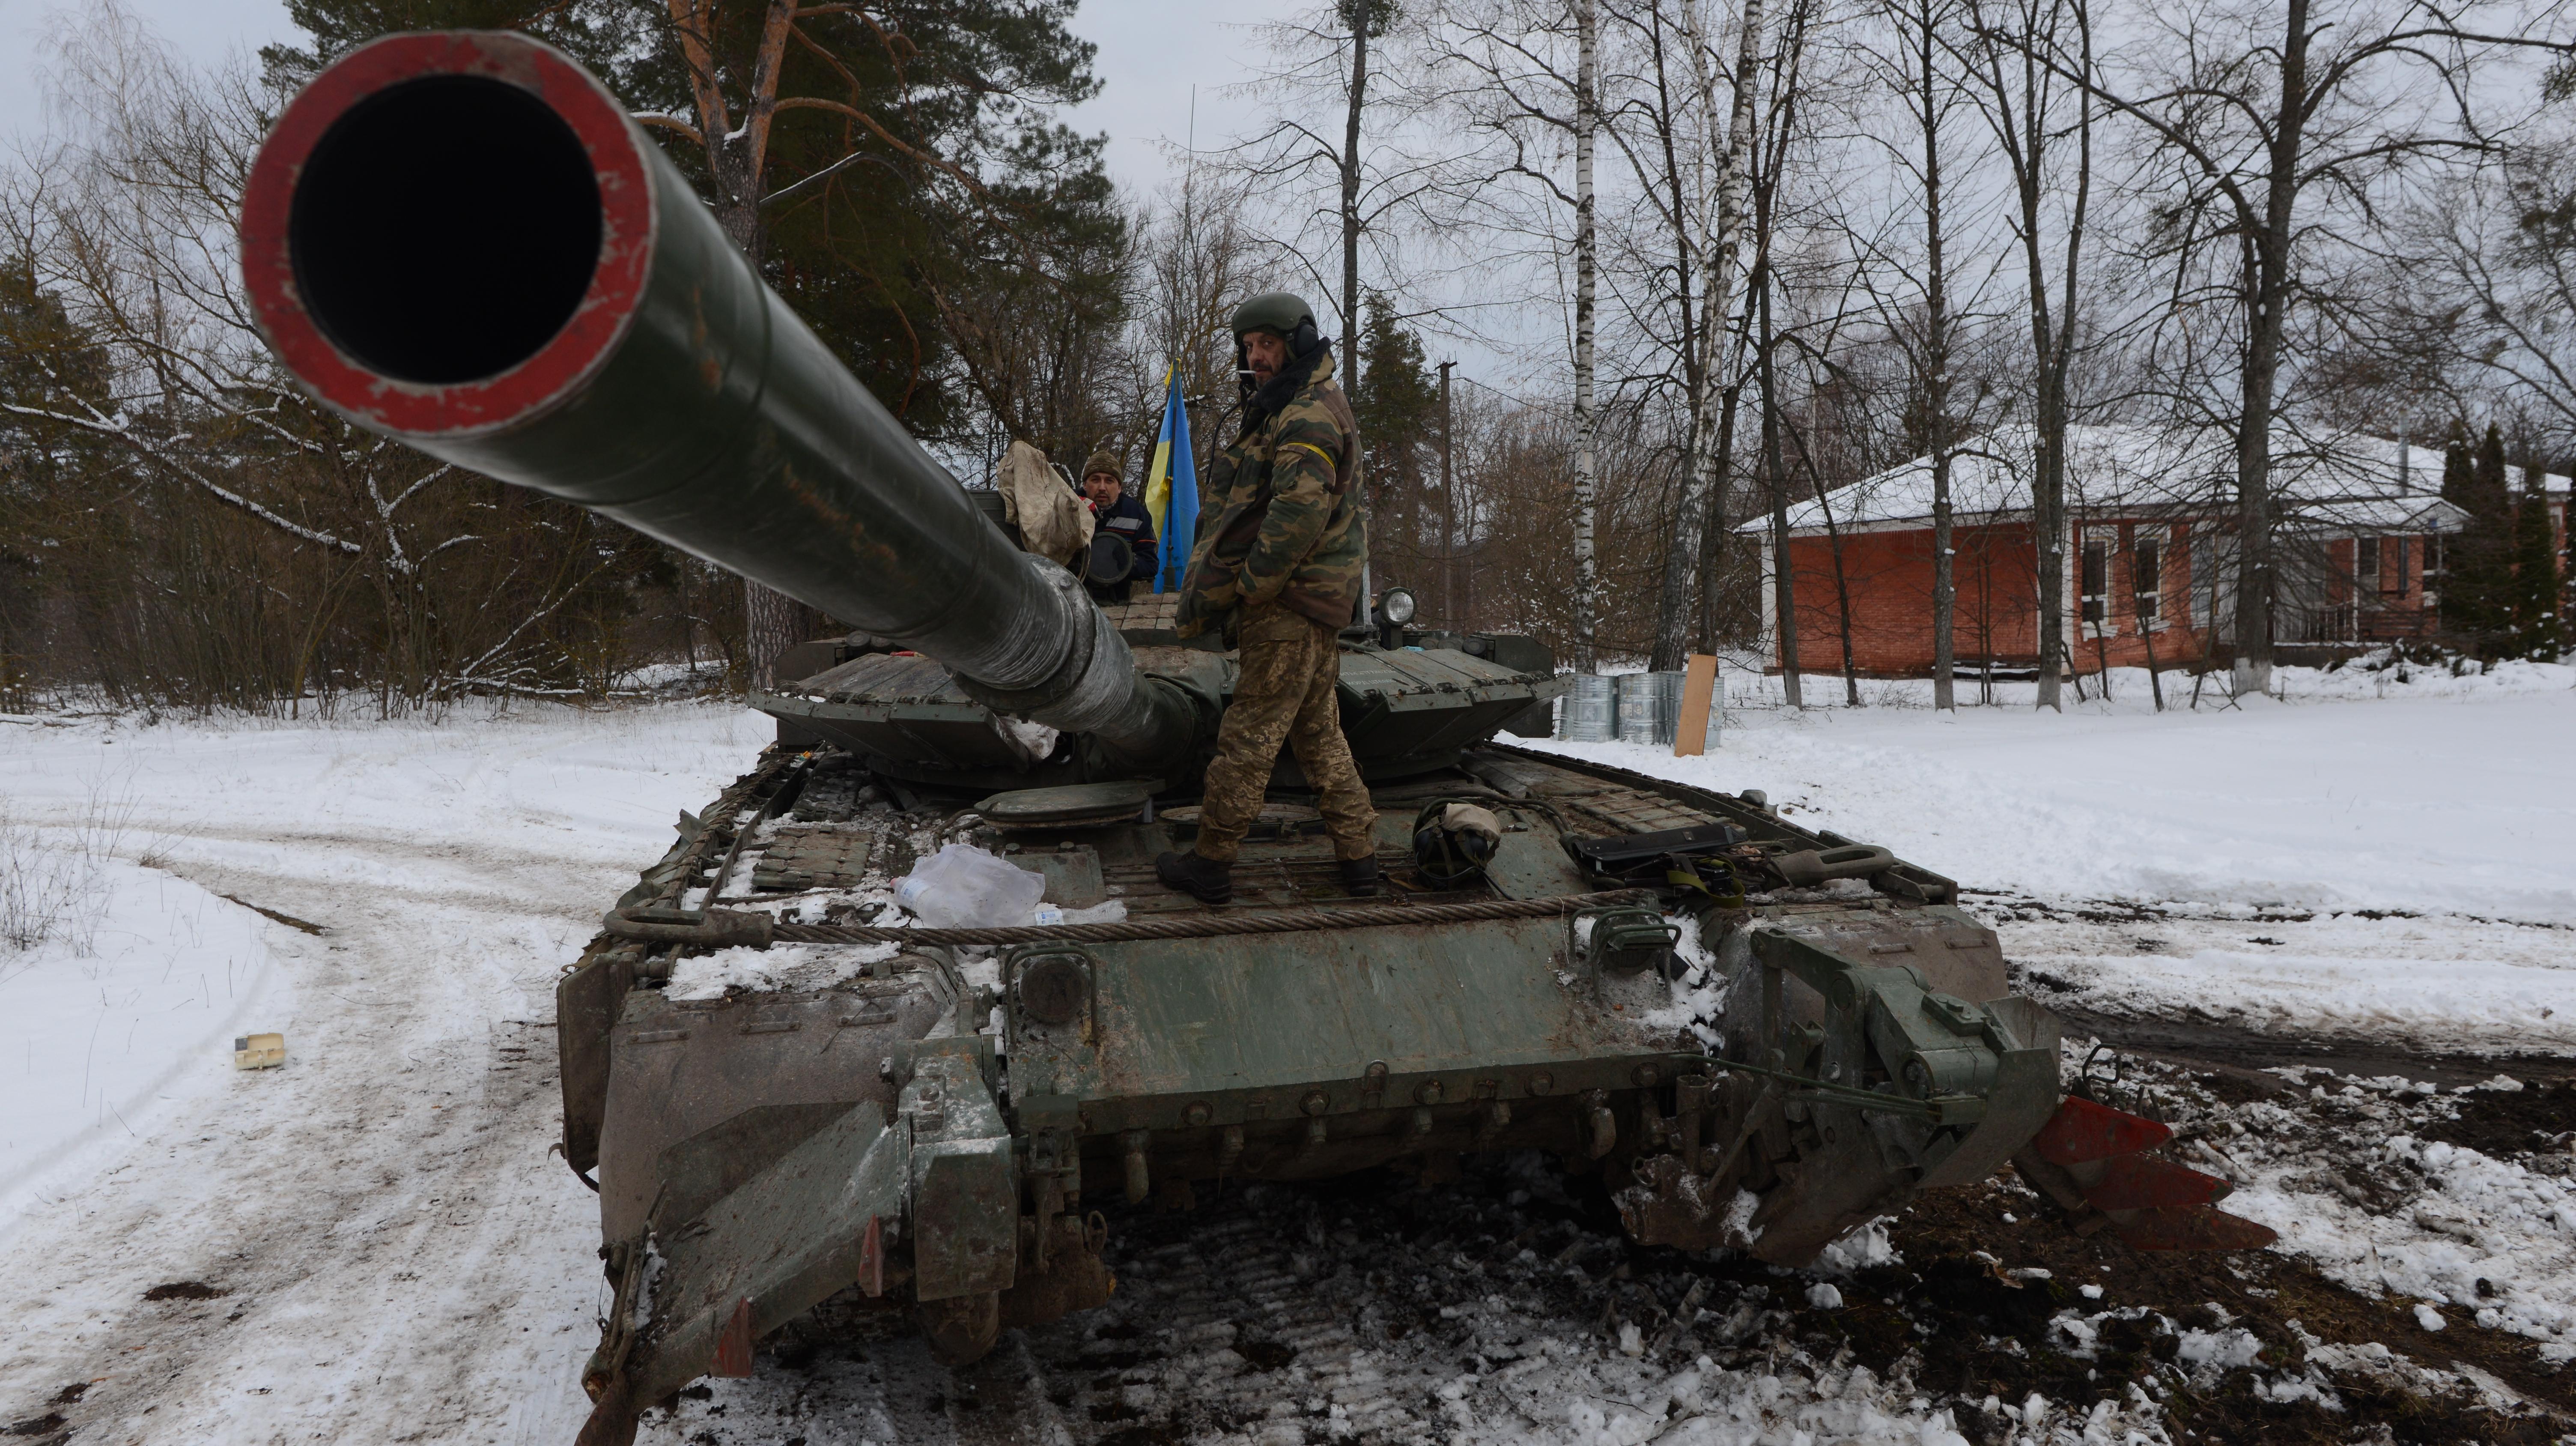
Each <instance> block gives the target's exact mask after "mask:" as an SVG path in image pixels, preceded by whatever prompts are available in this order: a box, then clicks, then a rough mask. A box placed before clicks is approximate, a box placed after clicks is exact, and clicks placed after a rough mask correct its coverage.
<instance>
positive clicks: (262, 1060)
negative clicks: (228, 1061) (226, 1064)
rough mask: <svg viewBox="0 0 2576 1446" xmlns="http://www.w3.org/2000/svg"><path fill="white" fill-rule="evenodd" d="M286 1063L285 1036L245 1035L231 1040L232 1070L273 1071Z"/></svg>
mask: <svg viewBox="0 0 2576 1446" xmlns="http://www.w3.org/2000/svg"><path fill="white" fill-rule="evenodd" d="M284 1063H286V1036H285V1035H282V1034H245V1035H240V1036H238V1037H236V1038H235V1039H234V1040H233V1068H235V1069H275V1068H277V1067H278V1066H279V1065H281V1064H284Z"/></svg>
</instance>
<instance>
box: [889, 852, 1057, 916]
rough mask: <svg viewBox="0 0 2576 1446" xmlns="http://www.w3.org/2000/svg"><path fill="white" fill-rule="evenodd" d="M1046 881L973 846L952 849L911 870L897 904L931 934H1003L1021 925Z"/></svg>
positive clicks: (899, 889)
mask: <svg viewBox="0 0 2576 1446" xmlns="http://www.w3.org/2000/svg"><path fill="white" fill-rule="evenodd" d="M1045 893H1046V879H1045V877H1044V876H1043V875H1040V874H1037V873H1033V872H1031V871H1029V870H1027V869H1024V868H1021V867H1019V866H1018V865H1016V864H1012V863H1009V862H1007V861H1005V860H1003V859H999V858H996V857H994V856H993V855H992V854H989V853H987V852H985V851H984V850H982V849H979V848H977V847H975V846H974V845H973V844H950V845H948V846H947V847H946V848H943V849H941V850H940V851H939V852H937V853H935V854H932V855H931V856H930V857H928V858H926V859H922V860H921V861H919V862H918V863H915V864H914V865H913V866H912V872H911V873H909V874H906V875H905V876H904V878H903V881H902V882H901V883H898V884H896V885H895V890H894V896H895V901H896V902H897V903H900V904H902V905H903V906H904V907H905V908H907V909H909V910H911V911H912V913H913V915H914V916H915V917H916V918H918V919H920V920H921V922H922V924H923V925H924V926H926V927H928V928H933V929H1003V928H1011V927H1014V926H1016V925H1021V924H1025V923H1027V922H1028V919H1029V911H1030V910H1032V909H1034V908H1036V907H1037V903H1038V899H1039V897H1040V896H1042V895H1043V894H1045Z"/></svg>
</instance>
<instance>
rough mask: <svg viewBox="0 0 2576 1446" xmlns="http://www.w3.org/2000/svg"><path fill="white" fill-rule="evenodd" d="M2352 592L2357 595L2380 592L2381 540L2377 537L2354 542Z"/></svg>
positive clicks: (2355, 539) (2358, 539)
mask: <svg viewBox="0 0 2576 1446" xmlns="http://www.w3.org/2000/svg"><path fill="white" fill-rule="evenodd" d="M2352 590H2353V592H2354V593H2356V594H2362V593H2374V592H2377V591H2379V539H2378V538H2376V537H2356V538H2354V539H2353V540H2352Z"/></svg>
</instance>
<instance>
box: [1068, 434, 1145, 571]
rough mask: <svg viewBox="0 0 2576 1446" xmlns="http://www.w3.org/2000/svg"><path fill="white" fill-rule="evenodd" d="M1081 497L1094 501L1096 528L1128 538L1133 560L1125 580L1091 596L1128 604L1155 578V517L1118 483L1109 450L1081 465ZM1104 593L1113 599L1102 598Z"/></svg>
mask: <svg viewBox="0 0 2576 1446" xmlns="http://www.w3.org/2000/svg"><path fill="white" fill-rule="evenodd" d="M1082 495H1083V496H1085V497H1087V498H1089V499H1090V500H1091V515H1092V518H1093V519H1094V520H1093V527H1094V529H1095V530H1096V531H1099V532H1111V533H1116V534H1117V535H1118V536H1120V537H1123V538H1125V539H1126V540H1127V548H1128V555H1129V558H1130V559H1131V560H1130V562H1129V564H1128V567H1127V576H1126V577H1125V578H1123V579H1121V580H1119V581H1118V582H1116V583H1112V584H1109V585H1108V586H1106V587H1098V586H1096V587H1094V588H1093V589H1092V595H1093V596H1094V597H1098V598H1100V600H1101V601H1103V602H1125V601H1127V598H1128V594H1129V592H1130V591H1131V590H1132V589H1133V588H1134V587H1135V585H1136V584H1137V583H1140V582H1151V581H1153V579H1154V569H1155V566H1156V563H1157V558H1156V553H1155V548H1154V518H1153V514H1151V513H1149V512H1147V511H1146V510H1145V504H1143V503H1141V502H1139V501H1137V500H1136V498H1135V496H1134V495H1133V494H1132V493H1130V492H1128V491H1127V488H1126V484H1125V483H1124V482H1122V481H1120V480H1119V466H1118V457H1117V455H1116V454H1115V453H1113V452H1110V451H1108V450H1106V449H1103V450H1101V451H1098V452H1094V453H1092V454H1091V460H1090V461H1088V462H1085V463H1083V464H1082ZM1104 593H1106V594H1111V596H1102V594H1104Z"/></svg>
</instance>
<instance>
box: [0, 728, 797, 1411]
mask: <svg viewBox="0 0 2576 1446" xmlns="http://www.w3.org/2000/svg"><path fill="white" fill-rule="evenodd" d="M767 732H768V723H767V720H766V719H764V718H761V717H760V716H758V715H756V714H752V713H748V712H745V711H743V710H741V709H739V708H732V707H705V706H695V705H683V706H668V707H662V708H655V709H647V710H629V711H622V712H614V713H604V714H585V713H579V712H574V711H571V710H566V709H557V708H541V709H523V710H519V711H518V712H516V713H513V714H509V715H505V716H497V717H487V716H482V715H480V714H479V713H478V714H473V715H464V716H457V717H452V718H450V719H449V720H447V721H446V722H444V723H443V724H440V725H437V726H429V725H424V724H401V723H389V724H374V725H356V724H352V725H302V726H297V725H288V724H277V723H265V722H251V723H237V724H228V725H223V726H204V725H176V724H173V725H164V726H157V727H136V726H131V725H128V726H109V725H102V724H98V723H94V722H93V723H83V724H81V725H79V726H76V727H71V728H40V727H33V726H23V725H22V726H16V727H11V728H9V729H7V730H6V731H5V732H0V799H5V800H6V801H7V807H8V812H9V814H10V816H11V817H13V818H14V819H15V820H17V821H18V822H20V823H21V824H34V825H45V824H51V825H53V826H54V827H53V828H52V830H50V832H51V833H52V834H53V835H54V836H55V838H56V839H57V841H61V840H62V839H63V838H65V837H68V836H69V835H70V834H71V833H73V832H76V830H77V826H79V825H81V824H82V823H83V821H84V820H87V819H90V818H92V817H94V816H95V815H96V813H97V812H98V802H97V800H98V799H99V798H100V797H101V796H102V794H105V795H106V796H108V797H110V798H111V799H114V800H117V801H120V802H121V806H122V820H123V829H122V837H123V839H124V844H123V847H122V850H121V851H122V852H123V853H124V854H125V855H126V857H125V859H124V860H123V861H122V862H120V863H117V864H115V865H114V866H112V867H111V869H110V870H109V872H108V875H107V878H108V880H109V882H110V884H111V886H112V888H113V890H114V894H113V897H112V899H111V901H110V905H109V908H108V909H107V911H106V913H105V916H104V918H103V919H102V920H101V921H100V927H99V928H98V931H97V937H96V942H95V949H94V952H93V953H91V954H90V955H88V956H87V957H83V956H82V955H81V954H80V953H79V952H78V951H77V950H74V949H71V948H68V947H65V946H61V945H48V946H47V947H45V948H43V949H42V950H40V951H37V952H35V953H32V954H11V953H7V952H0V1075H6V1076H19V1075H20V1072H21V1070H25V1071H28V1072H29V1074H28V1075H27V1076H25V1077H26V1078H28V1079H29V1083H28V1085H27V1086H26V1087H25V1088H21V1087H19V1086H17V1085H12V1086H11V1087H10V1089H9V1091H8V1092H7V1094H6V1096H5V1098H6V1099H7V1101H8V1104H7V1119H8V1124H7V1126H6V1131H5V1133H6V1135H7V1136H8V1138H9V1146H8V1148H9V1154H8V1156H7V1164H8V1167H9V1170H10V1174H9V1176H8V1178H6V1179H5V1180H0V1187H5V1188H6V1189H7V1192H8V1193H7V1194H6V1196H5V1197H0V1209H12V1210H13V1213H12V1214H11V1215H9V1216H6V1217H0V1316H5V1318H6V1319H7V1320H8V1321H9V1322H10V1326H9V1329H8V1330H6V1331H5V1332H0V1426H5V1425H8V1424H10V1423H13V1422H18V1421H23V1420H30V1419H40V1418H41V1417H42V1416H44V1415H45V1414H48V1406H49V1403H52V1402H54V1401H56V1399H57V1398H58V1397H64V1396H65V1395H66V1393H68V1395H69V1397H70V1398H73V1399H77V1400H83V1401H85V1402H86V1406H85V1407H84V1408H83V1410H82V1411H81V1414H83V1415H84V1416H85V1417H86V1418H87V1419H89V1420H91V1421H93V1422H100V1423H103V1424H104V1426H105V1429H100V1428H99V1427H98V1426H93V1427H90V1428H87V1429H84V1430H83V1431H82V1433H81V1438H82V1439H85V1440H86V1439H92V1438H93V1436H94V1437H95V1439H102V1440H107V1439H114V1440H135V1441H151V1442H173V1443H178V1442H190V1443H193V1442H248V1441H272V1440H287V1439H296V1440H306V1439H313V1440H328V1441H392V1440H436V1441H468V1440H472V1441H483V1440H501V1441H520V1440H525V1441H532V1442H563V1441H568V1440H570V1439H571V1437H572V1434H573V1432H574V1430H575V1429H576V1428H577V1427H578V1426H579V1424H580V1422H581V1419H582V1417H583V1416H584V1414H586V1412H587V1409H588V1407H587V1403H586V1402H585V1401H584V1400H583V1399H582V1395H581V1391H580V1388H579V1385H578V1381H577V1377H578V1373H579V1370H580V1367H581V1361H582V1358H583V1356H584V1355H585V1354H586V1353H587V1352H588V1350H589V1348H590V1344H591V1341H592V1338H593V1337H592V1331H593V1329H594V1327H593V1321H592V1314H593V1312H592V1307H593V1300H592V1294H593V1291H592V1283H593V1282H594V1281H595V1280H596V1279H597V1277H598V1266H597V1264H596V1262H595V1261H594V1260H593V1259H592V1258H591V1252H592V1251H593V1249H594V1248H595V1247H596V1244H597V1240H596V1233H597V1223H596V1220H597V1217H596V1215H595V1213H594V1211H593V1206H592V1197H591V1196H589V1195H588V1194H587V1193H585V1192H584V1191H583V1190H582V1189H581V1187H580V1185H579V1184H578V1183H577V1182H576V1181H574V1180H573V1178H572V1176H571V1174H570V1172H568V1171H566V1170H565V1169H564V1168H563V1164H562V1162H561V1161H560V1160H557V1159H554V1158H552V1157H551V1156H549V1155H548V1153H547V1149H548V1146H549V1145H550V1144H551V1143H552V1141H553V1140H554V1138H555V1136H556V1134H557V1132H558V1118H559V1116H558V1104H557V1097H556V1095H555V1092H554V1085H553V1078H554V1071H553V1056H554V1039H553V1036H552V1034H551V1033H550V1032H549V1028H548V1026H549V1025H550V1024H551V1022H552V1019H553V1017H554V1000H553V997H552V988H553V981H554V977H555V975H556V974H557V972H558V971H559V970H560V969H561V968H562V967H563V966H564V964H566V963H567V962H569V961H570V960H571V959H572V957H573V956H574V954H575V953H576V952H577V951H578V950H579V949H580V947H581V944H582V942H583V941H584V940H585V939H587V938H588V937H589V935H590V933H591V932H592V931H593V929H594V928H595V927H596V921H597V919H598V911H599V910H600V909H601V908H602V907H603V906H604V904H605V902H606V901H608V900H610V899H613V898H615V897H616V895H617V894H618V892H619V891H620V890H622V889H624V888H625V887H626V886H627V885H628V884H630V883H631V882H633V879H634V874H635V871H636V870H637V869H638V868H640V867H641V866H642V865H643V864H646V863H649V862H651V861H652V860H653V859H654V858H656V857H658V856H659V855H660V854H661V852H662V850H663V849H664V848H665V847H667V846H668V844H669V841H670V829H671V825H672V822H673V820H674V819H675V818H676V817H677V815H678V812H679V810H681V809H683V808H689V809H696V808H702V807H704V806H705V804H706V801H707V799H709V798H710V797H712V796H713V795H714V794H715V792H716V790H717V789H718V788H720V787H721V786H722V785H723V784H724V783H725V782H726V781H728V780H730V779H731V778H732V777H733V776H734V775H735V774H737V773H739V772H740V771H741V770H742V768H743V767H744V765H745V764H746V763H747V762H748V761H749V759H750V758H751V756H752V754H753V753H754V752H755V751H756V750H757V749H758V747H759V745H760V743H761V742H762V741H763V740H764V738H765V737H766V735H767ZM38 832H39V834H40V836H41V835H42V834H43V833H45V832H47V831H46V830H43V829H39V830H38ZM138 857H146V858H149V859H151V860H152V861H153V862H154V863H156V864H158V865H159V867H158V868H156V869H149V870H147V869H144V868H142V867H140V866H138V865H137V863H136V862H135V859H136V858H138ZM218 895H230V896H231V897H232V898H233V899H238V900H241V901H243V902H242V903H234V902H229V901H227V900H226V899H224V898H220V897H217V896H218ZM245 905H256V906H258V907H260V908H262V909H267V910H270V911H273V912H274V913H276V914H280V915H285V916H288V917H289V918H292V919H296V920H301V921H304V922H306V923H307V924H310V925H313V926H317V927H318V928H319V930H320V932H319V933H312V934H308V933H306V932H304V931H303V930H301V929H298V928H294V927H290V926H289V925H287V924H284V923H280V922H275V921H272V920H271V919H268V918H263V917H262V916H261V915H260V914H258V913H255V912H253V911H252V909H251V908H249V907H245ZM228 963H229V964H230V965H231V966H232V970H231V979H232V989H231V992H230V993H229V994H228V993H227V990H226V966H227V964H228ZM252 1030H278V1031H282V1032H283V1033H284V1034H285V1036H286V1048H287V1063H286V1065H285V1066H284V1067H283V1068H281V1069H275V1070H264V1071H257V1072H236V1071H235V1070H234V1069H233V1066H232V1055H231V1044H232V1036H233V1035H234V1034H236V1033H241V1032H249V1031H252ZM93 1035H95V1036H96V1044H95V1048H94V1049H93V1047H92V1036H93ZM138 1105H139V1106H140V1108H138V1107H137V1106H138ZM102 1108H104V1109H105V1110H106V1117H105V1120H104V1123H102V1121H101V1119H100V1112H101V1109H102ZM120 1116H121V1118H120ZM21 1140H24V1141H25V1142H26V1144H25V1145H24V1146H23V1147H22V1146H21V1145H20V1144H19V1143H18V1142H19V1141H21ZM13 1207H14V1208H13ZM166 1285H188V1286H193V1287H203V1289H186V1290H181V1291H176V1292H169V1291H164V1292H160V1293H159V1294H160V1295H161V1296H162V1298H161V1299H147V1298H146V1293H147V1292H150V1291H152V1290H153V1288H154V1287H157V1286H166ZM211 1292H220V1294H212V1293H211ZM76 1388H85V1389H76ZM65 1404H69V1401H66V1402H65ZM56 1409H59V1408H56ZM36 1434H44V1433H42V1432H39V1433H36Z"/></svg>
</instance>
